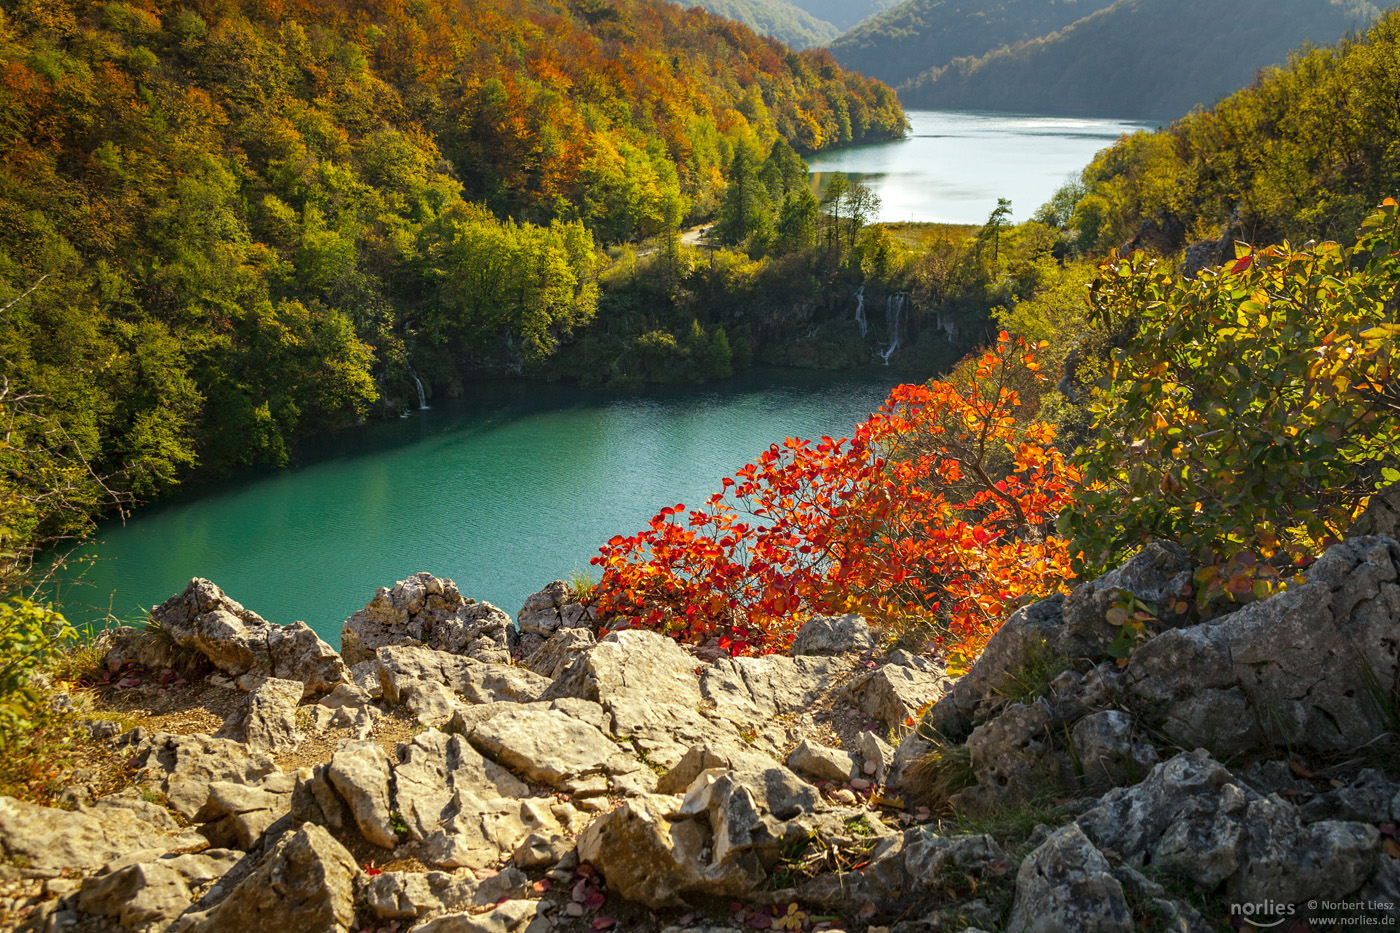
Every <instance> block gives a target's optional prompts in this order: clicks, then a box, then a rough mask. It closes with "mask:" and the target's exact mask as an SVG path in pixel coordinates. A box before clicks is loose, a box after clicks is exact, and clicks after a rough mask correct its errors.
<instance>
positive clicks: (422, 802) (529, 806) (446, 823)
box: [394, 730, 575, 868]
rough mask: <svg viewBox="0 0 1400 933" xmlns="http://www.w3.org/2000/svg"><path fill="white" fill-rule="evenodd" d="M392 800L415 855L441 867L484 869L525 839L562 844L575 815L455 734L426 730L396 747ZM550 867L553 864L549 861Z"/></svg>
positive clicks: (505, 856) (565, 806)
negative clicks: (534, 795) (536, 795)
mask: <svg viewBox="0 0 1400 933" xmlns="http://www.w3.org/2000/svg"><path fill="white" fill-rule="evenodd" d="M398 758H399V760H398V763H397V764H396V765H395V767H394V781H395V789H396V798H397V800H398V805H399V809H400V812H401V815H402V819H403V821H404V825H405V826H406V827H407V835H408V837H409V839H411V840H413V841H415V842H417V843H420V846H419V849H418V852H419V855H420V857H421V858H422V859H423V860H424V861H427V862H429V863H430V864H433V865H437V866H439V867H443V868H462V867H469V868H484V867H487V866H490V865H494V864H497V863H498V862H500V861H501V860H502V859H503V858H509V857H511V856H512V855H513V854H515V852H516V851H518V849H519V847H520V845H521V843H522V842H523V841H524V840H526V839H529V838H531V837H538V838H540V839H543V840H546V841H548V840H554V839H559V840H562V839H563V837H564V836H565V834H566V833H567V832H569V831H570V830H572V829H573V828H574V827H573V820H572V815H573V813H574V812H575V811H574V810H573V808H572V807H570V806H569V805H568V804H565V803H559V802H556V801H553V800H551V799H549V798H528V799H521V798H527V795H528V794H529V793H530V788H529V787H528V786H527V785H525V784H523V783H521V782H520V781H519V780H518V779H517V778H516V777H515V776H513V775H512V774H510V772H508V771H506V770H505V769H504V768H502V767H501V766H500V765H497V764H496V763H495V762H492V761H489V760H487V759H484V758H482V757H481V755H480V754H479V753H478V752H477V751H476V750H475V749H474V748H472V747H471V745H469V744H468V743H467V742H466V741H465V740H464V739H463V738H462V737H461V736H457V735H454V736H448V735H445V734H443V733H441V732H437V731H435V730H429V731H428V732H425V733H422V734H421V735H418V736H416V737H415V738H414V740H413V742H412V743H409V744H405V745H400V746H399V749H398ZM551 864H552V863H551Z"/></svg>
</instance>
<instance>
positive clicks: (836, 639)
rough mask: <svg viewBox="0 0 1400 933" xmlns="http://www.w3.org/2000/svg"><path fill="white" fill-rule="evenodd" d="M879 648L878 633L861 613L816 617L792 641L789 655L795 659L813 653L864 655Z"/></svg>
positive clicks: (799, 630)
mask: <svg viewBox="0 0 1400 933" xmlns="http://www.w3.org/2000/svg"><path fill="white" fill-rule="evenodd" d="M874 647H875V633H874V632H872V631H871V630H870V626H869V625H867V624H866V621H865V619H863V618H862V617H860V616H858V615H843V616H814V617H812V618H811V619H809V620H808V621H807V622H806V623H805V624H804V625H803V626H802V628H800V629H798V631H797V637H796V638H794V639H793V641H792V650H790V651H789V652H788V654H790V655H792V656H793V657H794V658H799V657H806V656H811V655H840V654H860V653H861V652H862V651H869V650H870V649H872V648H874Z"/></svg>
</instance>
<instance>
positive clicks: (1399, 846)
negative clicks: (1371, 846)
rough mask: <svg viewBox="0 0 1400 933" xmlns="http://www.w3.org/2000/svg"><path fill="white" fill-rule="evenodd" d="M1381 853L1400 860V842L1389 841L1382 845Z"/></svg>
mask: <svg viewBox="0 0 1400 933" xmlns="http://www.w3.org/2000/svg"><path fill="white" fill-rule="evenodd" d="M1381 851H1382V852H1384V853H1385V854H1386V855H1388V856H1390V857H1391V858H1400V842H1396V841H1395V840H1394V839H1387V840H1386V841H1385V842H1383V843H1381Z"/></svg>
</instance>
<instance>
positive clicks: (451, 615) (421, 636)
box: [340, 573, 515, 665]
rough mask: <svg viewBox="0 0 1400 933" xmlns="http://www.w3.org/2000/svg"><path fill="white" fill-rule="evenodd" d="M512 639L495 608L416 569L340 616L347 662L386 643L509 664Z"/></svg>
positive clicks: (508, 624)
mask: <svg viewBox="0 0 1400 933" xmlns="http://www.w3.org/2000/svg"><path fill="white" fill-rule="evenodd" d="M514 638H515V628H514V627H513V626H512V625H511V619H510V616H509V615H507V614H506V613H504V612H502V611H501V610H500V609H497V608H496V607H495V606H493V605H491V604H490V603H483V602H477V601H476V600H474V599H466V598H464V597H463V596H462V594H461V593H460V592H458V590H457V584H455V583H453V582H452V581H451V580H444V579H439V578H438V577H435V576H433V575H432V574H430V573H416V574H414V575H413V576H411V577H409V578H408V579H407V580H400V581H399V582H398V583H396V584H394V585H393V587H380V588H379V590H378V591H377V592H376V593H375V594H374V598H373V599H371V600H370V601H369V602H368V603H366V604H365V608H363V609H361V610H360V611H359V612H357V613H355V614H354V615H352V616H351V617H350V618H348V619H346V620H345V624H344V625H343V626H342V627H341V631H340V650H341V653H342V654H343V655H344V657H345V662H346V663H347V664H352V665H353V664H359V663H360V662H362V661H367V660H369V659H370V658H372V657H373V656H374V650H375V649H376V648H382V647H385V646H389V645H396V646H404V647H420V646H421V647H425V648H431V649H432V650H434V651H442V652H446V653H447V654H456V655H462V656H464V657H469V658H473V659H475V660H477V661H487V662H491V663H494V664H509V663H510V660H511V653H512V649H513V647H514Z"/></svg>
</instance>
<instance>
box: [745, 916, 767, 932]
mask: <svg viewBox="0 0 1400 933" xmlns="http://www.w3.org/2000/svg"><path fill="white" fill-rule="evenodd" d="M748 923H749V926H751V927H753V928H754V929H755V930H771V929H773V918H772V917H770V916H768V915H767V914H754V915H753V916H752V917H750V918H749V920H748Z"/></svg>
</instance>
